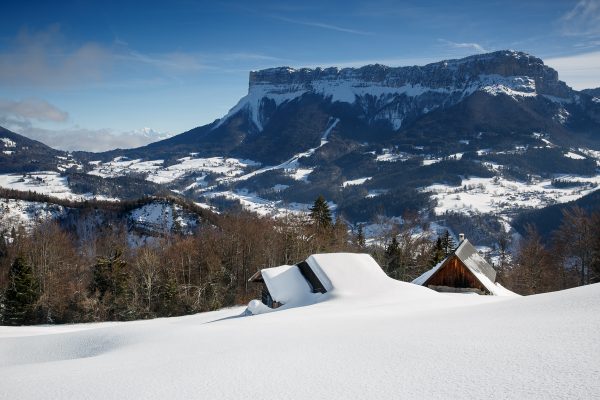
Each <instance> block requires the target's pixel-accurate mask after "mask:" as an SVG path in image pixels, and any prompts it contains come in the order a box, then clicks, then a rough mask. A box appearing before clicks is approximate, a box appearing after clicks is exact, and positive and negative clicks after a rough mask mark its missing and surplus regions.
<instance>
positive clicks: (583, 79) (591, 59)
mask: <svg viewBox="0 0 600 400" xmlns="http://www.w3.org/2000/svg"><path fill="white" fill-rule="evenodd" d="M544 61H545V63H546V64H547V65H549V66H551V67H552V68H554V69H556V70H557V71H558V74H559V77H560V79H561V80H563V81H565V82H566V83H567V84H568V85H569V86H572V87H573V88H575V89H578V90H581V89H589V88H596V87H600V51H594V52H589V53H583V54H577V55H572V56H564V57H555V58H548V59H546V60H544Z"/></svg>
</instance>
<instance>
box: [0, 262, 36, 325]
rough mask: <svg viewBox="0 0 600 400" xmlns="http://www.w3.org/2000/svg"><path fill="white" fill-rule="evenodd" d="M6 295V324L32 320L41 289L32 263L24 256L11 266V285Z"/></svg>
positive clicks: (20, 323)
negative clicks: (39, 289) (27, 261)
mask: <svg viewBox="0 0 600 400" xmlns="http://www.w3.org/2000/svg"><path fill="white" fill-rule="evenodd" d="M4 296H5V303H4V317H3V320H4V324H6V325H23V324H26V323H30V322H32V314H33V310H34V307H35V303H36V301H37V300H38V298H39V291H38V285H37V282H36V280H35V277H34V275H33V271H32V269H31V265H29V264H28V263H26V262H25V260H24V259H23V258H22V257H17V258H16V259H15V261H14V262H13V264H12V266H11V268H10V271H9V285H8V289H7V290H6V292H5V295H4Z"/></svg>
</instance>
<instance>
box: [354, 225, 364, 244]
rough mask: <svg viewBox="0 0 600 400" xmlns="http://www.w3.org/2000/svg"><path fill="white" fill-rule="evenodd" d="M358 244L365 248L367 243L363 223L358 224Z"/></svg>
mask: <svg viewBox="0 0 600 400" xmlns="http://www.w3.org/2000/svg"><path fill="white" fill-rule="evenodd" d="M356 245H357V246H358V248H359V249H361V250H362V249H364V248H365V245H366V242H365V234H364V232H363V227H362V224H358V229H357V232H356Z"/></svg>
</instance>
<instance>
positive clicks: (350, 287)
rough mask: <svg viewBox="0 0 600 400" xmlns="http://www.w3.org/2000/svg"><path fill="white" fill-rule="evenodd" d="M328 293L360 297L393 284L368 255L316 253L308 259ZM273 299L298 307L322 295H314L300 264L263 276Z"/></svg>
mask: <svg viewBox="0 0 600 400" xmlns="http://www.w3.org/2000/svg"><path fill="white" fill-rule="evenodd" d="M306 264H308V267H309V268H310V269H311V270H312V272H314V274H315V276H316V277H317V279H318V280H319V281H320V283H321V284H322V285H323V288H324V289H325V291H326V292H327V293H329V292H330V293H331V294H333V295H335V296H358V295H363V294H372V293H379V292H381V291H382V290H384V289H387V288H389V286H390V285H393V280H392V279H390V278H389V277H388V276H387V275H386V274H385V272H383V270H382V269H381V267H380V266H379V264H377V262H376V261H375V260H374V259H373V258H372V257H371V256H370V255H368V254H356V253H329V254H314V255H312V256H310V257H308V258H307V259H306ZM259 276H260V277H262V280H263V281H264V283H265V285H266V286H267V289H268V290H269V293H270V294H271V297H272V298H273V300H274V301H277V302H279V303H282V304H286V305H292V306H297V305H299V304H310V303H314V302H316V301H318V299H319V298H320V296H322V293H313V290H312V288H311V286H310V285H309V283H308V282H307V278H306V277H305V276H304V275H303V274H302V272H301V270H300V268H299V267H298V266H297V265H282V266H279V267H273V268H266V269H263V270H261V271H260V275H259V274H258V273H257V274H254V275H253V276H252V277H251V278H250V280H251V281H258V280H259V279H258V277H259Z"/></svg>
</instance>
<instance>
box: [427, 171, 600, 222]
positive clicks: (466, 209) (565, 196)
mask: <svg viewBox="0 0 600 400" xmlns="http://www.w3.org/2000/svg"><path fill="white" fill-rule="evenodd" d="M557 178H559V179H561V180H562V181H573V182H578V183H579V184H580V185H581V186H575V187H570V188H557V187H555V186H552V182H551V180H549V179H547V180H539V181H537V182H532V183H525V182H518V181H509V180H506V179H505V178H501V177H495V178H477V177H472V178H469V179H463V181H462V185H461V186H459V187H456V186H449V185H443V184H436V185H431V186H428V187H426V188H424V189H423V190H424V191H426V192H430V193H431V194H432V195H431V197H432V198H433V199H435V200H436V201H437V207H436V208H435V212H436V214H438V215H441V214H443V213H445V212H446V211H458V212H462V213H465V214H471V213H473V212H479V213H496V214H503V213H507V212H510V211H511V210H514V209H517V208H518V209H524V208H541V207H545V206H549V205H552V204H556V203H566V202H568V201H572V200H577V199H578V198H580V197H582V196H585V195H586V194H589V193H591V192H593V191H594V190H596V189H597V188H598V184H600V175H597V176H593V177H584V176H569V175H563V176H559V177H557Z"/></svg>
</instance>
